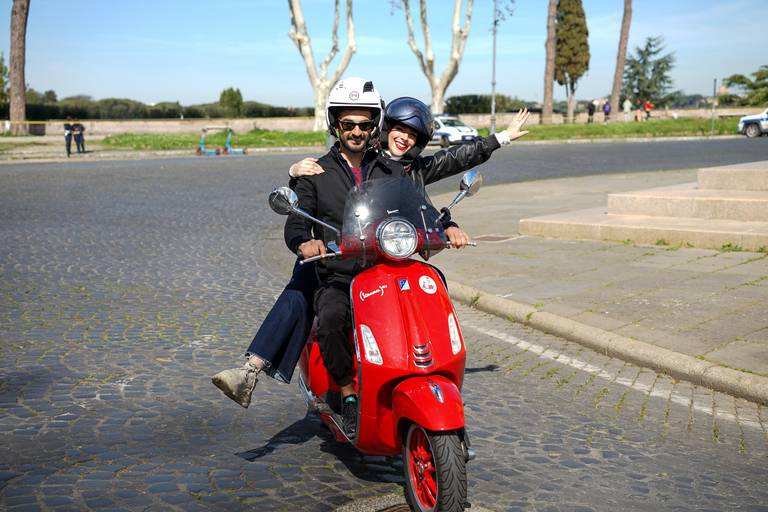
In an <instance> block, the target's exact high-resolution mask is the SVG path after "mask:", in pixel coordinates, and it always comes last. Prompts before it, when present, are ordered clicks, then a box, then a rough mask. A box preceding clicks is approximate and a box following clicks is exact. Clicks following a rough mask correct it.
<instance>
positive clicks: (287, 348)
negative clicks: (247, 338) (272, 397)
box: [245, 261, 320, 383]
mask: <svg viewBox="0 0 768 512" xmlns="http://www.w3.org/2000/svg"><path fill="white" fill-rule="evenodd" d="M319 284H320V280H319V278H318V276H317V270H316V269H315V264H314V263H312V264H307V265H299V263H298V261H297V262H296V264H295V265H294V267H293V275H292V276H291V280H290V281H289V282H288V285H287V286H286V287H285V289H284V290H283V293H281V294H280V297H278V298H277V302H275V305H274V306H272V309H271V310H270V312H269V313H268V314H267V317H266V318H265V319H264V323H262V324H261V327H259V330H258V331H257V332H256V336H254V338H253V341H252V342H251V345H250V346H249V347H248V351H247V352H246V353H245V356H246V357H250V356H251V355H254V356H257V357H259V358H260V359H262V360H263V361H264V362H265V363H266V366H265V367H264V373H266V374H267V375H269V376H270V377H272V378H274V379H277V380H279V381H282V382H286V383H289V382H291V378H292V377H293V370H294V369H295V368H296V365H297V364H298V362H299V357H301V350H302V349H303V348H304V344H305V343H306V342H307V338H308V337H309V332H310V331H311V330H312V321H313V320H314V318H315V313H314V309H313V304H314V294H315V289H317V287H318V286H319Z"/></svg>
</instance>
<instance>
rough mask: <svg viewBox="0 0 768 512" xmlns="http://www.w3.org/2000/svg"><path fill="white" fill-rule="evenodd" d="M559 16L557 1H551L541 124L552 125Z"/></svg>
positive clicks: (548, 17)
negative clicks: (557, 19) (557, 15)
mask: <svg viewBox="0 0 768 512" xmlns="http://www.w3.org/2000/svg"><path fill="white" fill-rule="evenodd" d="M556 14H557V0H549V12H548V14H547V42H546V43H545V44H544V47H545V48H546V49H547V64H546V66H545V67H544V104H543V105H542V106H541V120H540V121H539V122H541V123H551V122H552V114H553V108H552V104H553V101H554V100H553V89H554V86H555V48H556V45H557V35H556V33H555V15H556Z"/></svg>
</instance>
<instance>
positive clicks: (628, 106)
mask: <svg viewBox="0 0 768 512" xmlns="http://www.w3.org/2000/svg"><path fill="white" fill-rule="evenodd" d="M621 106H622V108H623V109H624V122H625V123H628V122H629V121H630V119H632V116H631V112H632V102H631V101H629V96H627V97H626V98H624V103H622V104H621Z"/></svg>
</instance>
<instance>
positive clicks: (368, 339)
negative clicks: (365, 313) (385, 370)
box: [360, 324, 384, 365]
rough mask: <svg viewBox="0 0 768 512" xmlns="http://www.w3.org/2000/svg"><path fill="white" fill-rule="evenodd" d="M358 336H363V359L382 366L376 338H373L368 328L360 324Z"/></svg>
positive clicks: (382, 362)
mask: <svg viewBox="0 0 768 512" xmlns="http://www.w3.org/2000/svg"><path fill="white" fill-rule="evenodd" d="M360 334H361V335H362V336H363V348H364V349H365V358H366V359H367V360H368V362H369V363H372V364H379V365H381V364H384V360H383V359H382V358H381V352H380V351H379V345H378V344H377V343H376V338H374V337H373V333H372V332H371V329H370V327H368V326H367V325H365V324H360Z"/></svg>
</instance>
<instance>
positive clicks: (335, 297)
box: [285, 79, 406, 435]
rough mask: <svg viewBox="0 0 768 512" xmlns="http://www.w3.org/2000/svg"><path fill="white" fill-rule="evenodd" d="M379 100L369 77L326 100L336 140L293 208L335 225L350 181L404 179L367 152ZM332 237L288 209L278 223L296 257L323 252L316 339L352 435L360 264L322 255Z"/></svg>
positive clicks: (399, 169) (377, 125) (300, 187)
mask: <svg viewBox="0 0 768 512" xmlns="http://www.w3.org/2000/svg"><path fill="white" fill-rule="evenodd" d="M382 114H383V102H382V101H381V97H380V96H379V94H378V92H376V90H375V89H374V87H373V83H372V82H366V81H363V80H362V79H348V80H345V81H343V82H341V83H340V84H338V85H337V86H336V88H335V89H334V91H332V92H331V95H330V96H329V98H328V107H327V108H326V118H327V123H328V128H329V130H330V131H331V132H332V133H333V134H334V135H336V136H337V137H338V139H339V142H338V143H337V144H336V145H335V146H334V147H333V148H331V151H330V152H329V153H328V154H326V155H325V156H323V157H322V158H320V159H319V160H318V163H319V165H320V166H321V167H322V168H323V170H324V171H325V172H323V173H321V174H316V175H314V176H307V177H304V178H302V179H300V180H299V181H298V183H297V184H296V189H295V191H296V195H297V196H298V201H299V208H300V209H301V210H303V211H304V212H306V213H307V214H309V215H311V216H312V217H314V218H316V219H318V220H320V221H322V222H324V223H326V224H328V225H331V226H334V227H337V228H339V229H340V228H341V225H342V221H343V214H344V204H345V200H346V196H347V193H348V192H349V190H350V189H351V188H352V187H353V186H354V185H356V184H359V183H362V182H364V181H368V180H372V179H377V178H391V177H406V173H405V169H404V168H403V166H402V165H400V164H399V163H397V162H395V161H393V160H391V159H388V158H384V157H383V156H381V155H378V154H376V153H375V152H372V151H368V146H369V143H370V141H371V138H372V137H373V136H375V135H377V134H378V132H379V130H380V129H381V124H382V121H383V116H382ZM336 241H337V239H336V234H335V233H333V232H329V231H328V230H327V229H326V228H324V227H323V226H321V225H319V224H317V223H314V222H312V221H311V220H308V219H305V218H304V217H301V216H299V215H296V214H291V215H290V216H289V217H288V220H287V221H286V223H285V242H286V245H288V248H289V249H290V250H291V252H293V253H297V251H298V253H300V254H301V255H302V257H303V258H311V257H313V256H318V255H319V256H322V257H323V259H321V260H320V263H319V264H318V265H317V272H318V275H319V276H320V278H321V284H320V286H319V288H318V289H317V291H316V292H315V297H314V299H315V312H316V314H317V340H318V344H319V346H320V352H321V354H322V356H323V360H324V361H325V367H326V368H327V370H328V372H329V374H330V375H331V377H332V378H333V380H334V382H335V383H336V385H337V386H338V387H339V389H340V390H341V399H342V416H343V428H344V431H345V433H346V434H347V435H354V434H355V425H356V419H357V410H358V404H357V395H356V393H355V386H354V384H353V382H352V366H353V361H352V350H351V347H350V345H349V328H350V327H351V325H352V324H351V320H352V319H351V311H350V303H349V287H350V283H351V282H352V278H353V277H354V276H355V275H357V274H359V273H360V272H361V271H362V270H363V269H362V267H361V266H360V265H359V263H357V262H356V261H354V260H352V261H349V260H346V261H344V260H342V261H335V260H328V261H326V259H325V256H326V247H327V246H328V244H329V243H335V242H336Z"/></svg>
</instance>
